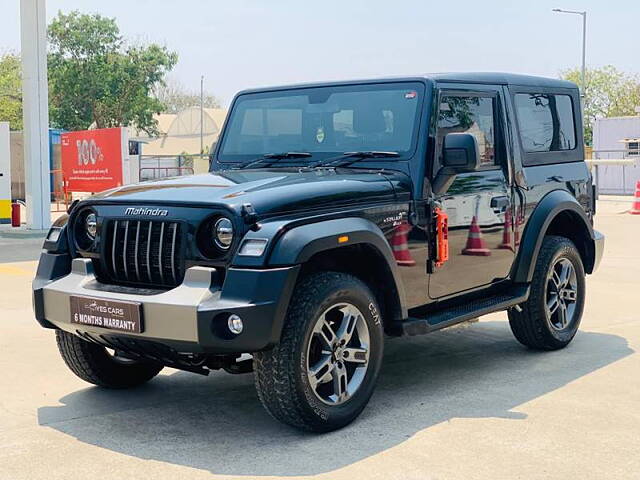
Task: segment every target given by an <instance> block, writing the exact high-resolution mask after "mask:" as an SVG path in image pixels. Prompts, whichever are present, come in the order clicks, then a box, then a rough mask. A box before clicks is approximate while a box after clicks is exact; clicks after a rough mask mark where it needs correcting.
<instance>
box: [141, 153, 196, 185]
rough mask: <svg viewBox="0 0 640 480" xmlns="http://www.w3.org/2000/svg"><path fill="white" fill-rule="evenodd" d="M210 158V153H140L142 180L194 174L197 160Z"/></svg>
mask: <svg viewBox="0 0 640 480" xmlns="http://www.w3.org/2000/svg"><path fill="white" fill-rule="evenodd" d="M208 158H209V156H208V155H140V166H139V171H140V180H141V181H143V180H152V179H156V178H164V177H175V176H182V175H193V173H194V164H195V162H196V160H198V159H205V160H207V161H208Z"/></svg>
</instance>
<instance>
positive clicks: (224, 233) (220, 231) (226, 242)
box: [213, 217, 233, 250]
mask: <svg viewBox="0 0 640 480" xmlns="http://www.w3.org/2000/svg"><path fill="white" fill-rule="evenodd" d="M213 241H214V242H215V244H216V246H217V247H218V248H220V249H222V250H228V249H229V247H230V246H231V242H233V223H231V220H229V219H228V218H227V217H222V218H219V219H218V220H216V223H215V224H214V225H213Z"/></svg>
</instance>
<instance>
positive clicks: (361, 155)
mask: <svg viewBox="0 0 640 480" xmlns="http://www.w3.org/2000/svg"><path fill="white" fill-rule="evenodd" d="M399 156H400V154H399V153H398V152H385V151H381V150H366V151H360V152H344V153H343V154H342V155H338V156H337V157H332V158H327V159H325V160H320V161H319V162H316V163H314V164H312V165H309V166H310V167H311V168H315V167H333V166H336V167H344V166H347V165H351V164H352V163H355V162H359V161H360V160H364V159H367V158H392V157H399Z"/></svg>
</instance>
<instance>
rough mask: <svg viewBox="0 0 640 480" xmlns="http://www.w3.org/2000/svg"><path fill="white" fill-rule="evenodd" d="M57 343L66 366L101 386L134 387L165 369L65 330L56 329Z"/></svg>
mask: <svg viewBox="0 0 640 480" xmlns="http://www.w3.org/2000/svg"><path fill="white" fill-rule="evenodd" d="M56 341H57V343H58V350H59V351H60V355H62V359H63V360H64V362H65V363H66V364H67V367H69V369H70V370H71V371H72V372H73V373H75V374H76V375H77V376H78V377H80V378H81V379H82V380H84V381H85V382H89V383H93V384H94V385H98V386H101V387H107V388H131V387H135V386H138V385H140V384H143V383H145V382H148V381H149V380H151V379H152V378H153V377H155V376H156V375H157V374H158V373H160V370H162V365H159V364H156V363H146V362H139V361H136V360H130V359H128V358H124V357H122V356H119V355H118V354H117V353H118V352H110V351H109V350H107V349H106V348H104V347H103V346H101V345H98V344H96V343H92V342H87V341H86V340H83V339H81V338H80V337H78V336H76V335H73V334H71V333H68V332H65V331H63V330H56Z"/></svg>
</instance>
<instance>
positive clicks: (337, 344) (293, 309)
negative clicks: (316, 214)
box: [254, 272, 383, 432]
mask: <svg viewBox="0 0 640 480" xmlns="http://www.w3.org/2000/svg"><path fill="white" fill-rule="evenodd" d="M378 312H379V309H378V305H377V302H376V299H375V297H374V295H373V294H372V293H371V290H370V289H369V288H368V287H367V286H366V285H365V284H364V283H363V282H362V281H360V280H359V279H357V278H355V277H353V276H351V275H347V274H344V273H337V272H322V273H318V274H314V275H311V276H309V277H307V278H306V279H304V280H303V281H302V282H301V283H300V284H299V285H298V286H297V287H296V291H295V292H294V295H293V299H292V301H291V304H290V306H289V310H288V313H287V318H286V320H285V325H284V327H283V331H282V337H281V340H280V343H279V344H278V345H276V346H275V347H274V348H273V349H272V350H269V351H266V352H258V353H255V354H254V369H255V382H256V388H257V390H258V395H259V397H260V400H261V402H262V404H263V405H264V407H265V408H266V409H267V411H268V412H269V413H270V414H271V415H272V416H273V417H274V418H276V419H277V420H280V421H282V422H284V423H287V424H289V425H292V426H295V427H298V428H301V429H304V430H311V431H316V432H327V431H331V430H335V429H338V428H341V427H343V426H345V425H347V424H348V423H350V422H351V421H353V420H354V419H355V418H356V417H357V416H358V415H359V414H360V412H361V411H362V410H363V409H364V407H365V406H366V404H367V402H368V401H369V398H370V397H371V394H372V393H373V389H374V387H375V383H376V379H377V377H378V372H379V370H380V365H381V363H382V350H383V331H382V324H381V320H380V314H379V313H378Z"/></svg>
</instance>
